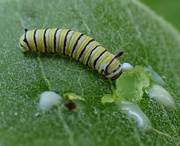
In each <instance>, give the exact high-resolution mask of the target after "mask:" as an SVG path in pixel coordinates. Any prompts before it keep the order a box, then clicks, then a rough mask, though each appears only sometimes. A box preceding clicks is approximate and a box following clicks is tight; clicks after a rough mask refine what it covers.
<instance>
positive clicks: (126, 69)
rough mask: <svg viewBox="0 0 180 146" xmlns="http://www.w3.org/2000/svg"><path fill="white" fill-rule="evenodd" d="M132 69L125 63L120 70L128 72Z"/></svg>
mask: <svg viewBox="0 0 180 146" xmlns="http://www.w3.org/2000/svg"><path fill="white" fill-rule="evenodd" d="M133 68H134V67H133V66H132V65H131V64H129V63H127V62H125V63H123V64H122V69H123V71H130V70H132V69H133Z"/></svg>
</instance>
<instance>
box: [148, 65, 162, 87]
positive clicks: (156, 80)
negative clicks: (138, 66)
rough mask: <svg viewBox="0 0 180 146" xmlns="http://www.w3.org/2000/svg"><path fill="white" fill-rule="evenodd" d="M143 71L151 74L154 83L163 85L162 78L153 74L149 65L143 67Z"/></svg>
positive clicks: (155, 73)
mask: <svg viewBox="0 0 180 146" xmlns="http://www.w3.org/2000/svg"><path fill="white" fill-rule="evenodd" d="M145 70H146V71H148V72H150V73H151V75H152V77H153V80H154V81H155V82H156V84H158V85H165V82H164V80H163V79H162V77H161V76H160V75H159V74H158V73H157V72H155V71H154V70H153V69H152V67H151V66H150V65H149V66H148V67H145Z"/></svg>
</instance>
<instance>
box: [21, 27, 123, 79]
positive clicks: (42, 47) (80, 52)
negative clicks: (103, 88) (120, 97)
mask: <svg viewBox="0 0 180 146" xmlns="http://www.w3.org/2000/svg"><path fill="white" fill-rule="evenodd" d="M20 47H21V49H22V50H23V52H28V51H38V52H43V53H51V52H52V53H63V54H67V55H69V56H70V57H72V58H75V59H76V60H78V61H80V62H83V63H84V64H85V65H87V66H90V67H92V68H94V69H96V70H98V72H99V73H101V74H103V75H105V77H107V78H111V79H116V78H118V77H119V76H120V75H121V73H122V66H121V63H120V62H119V60H118V59H117V58H118V57H120V56H121V55H122V54H123V52H120V53H118V54H117V55H113V54H112V53H110V52H108V51H107V50H106V49H105V48H103V47H102V46H101V45H100V43H98V42H96V41H95V40H94V39H92V38H91V37H89V36H86V35H84V34H82V33H80V32H75V31H72V30H69V29H58V28H57V29H36V30H27V29H25V33H24V34H23V35H22V36H21V38H20Z"/></svg>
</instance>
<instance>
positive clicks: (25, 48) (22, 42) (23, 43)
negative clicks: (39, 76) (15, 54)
mask: <svg viewBox="0 0 180 146" xmlns="http://www.w3.org/2000/svg"><path fill="white" fill-rule="evenodd" d="M27 31H28V30H27V29H25V33H24V34H23V35H22V36H21V37H20V39H19V47H20V48H21V49H22V51H23V52H27V51H29V49H28V46H27V40H26V32H27Z"/></svg>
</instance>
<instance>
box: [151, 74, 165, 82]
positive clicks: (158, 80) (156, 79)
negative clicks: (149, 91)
mask: <svg viewBox="0 0 180 146" xmlns="http://www.w3.org/2000/svg"><path fill="white" fill-rule="evenodd" d="M151 73H152V76H153V79H154V81H155V82H156V83H157V84H159V85H165V82H164V80H163V79H162V78H161V76H160V75H159V74H158V73H157V72H155V71H151Z"/></svg>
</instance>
